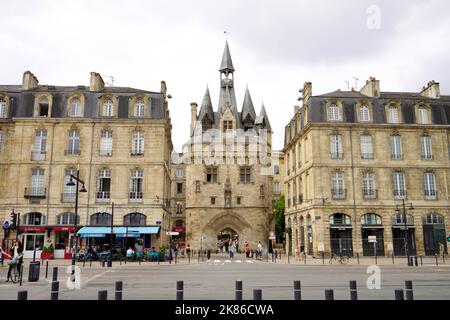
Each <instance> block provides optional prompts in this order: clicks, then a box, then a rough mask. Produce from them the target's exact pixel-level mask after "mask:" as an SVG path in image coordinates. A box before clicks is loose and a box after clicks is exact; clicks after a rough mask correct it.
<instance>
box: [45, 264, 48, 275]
mask: <svg viewBox="0 0 450 320" xmlns="http://www.w3.org/2000/svg"><path fill="white" fill-rule="evenodd" d="M47 277H48V260H47V263H46V264H45V279H47Z"/></svg>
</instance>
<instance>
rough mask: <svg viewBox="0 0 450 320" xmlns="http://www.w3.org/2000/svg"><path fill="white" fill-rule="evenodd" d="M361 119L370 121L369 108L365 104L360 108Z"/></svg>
mask: <svg viewBox="0 0 450 320" xmlns="http://www.w3.org/2000/svg"><path fill="white" fill-rule="evenodd" d="M359 121H364V122H367V121H370V114H369V108H368V107H367V106H365V105H362V106H361V107H360V108H359Z"/></svg>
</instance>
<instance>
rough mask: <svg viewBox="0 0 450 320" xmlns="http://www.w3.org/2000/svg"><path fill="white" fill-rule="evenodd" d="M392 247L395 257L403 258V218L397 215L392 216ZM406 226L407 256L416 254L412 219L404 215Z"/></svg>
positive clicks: (404, 253) (401, 215)
mask: <svg viewBox="0 0 450 320" xmlns="http://www.w3.org/2000/svg"><path fill="white" fill-rule="evenodd" d="M391 219H392V246H393V248H392V249H393V253H394V255H396V256H405V255H406V252H405V218H404V215H403V214H401V213H399V214H396V215H393V216H392V218H391ZM406 226H407V229H408V234H407V237H408V254H409V255H415V254H416V235H415V228H414V219H413V217H412V216H411V215H409V214H408V215H406Z"/></svg>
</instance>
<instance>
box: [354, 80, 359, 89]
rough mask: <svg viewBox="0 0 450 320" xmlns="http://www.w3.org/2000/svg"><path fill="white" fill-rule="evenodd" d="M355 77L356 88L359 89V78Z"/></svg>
mask: <svg viewBox="0 0 450 320" xmlns="http://www.w3.org/2000/svg"><path fill="white" fill-rule="evenodd" d="M353 79H354V80H355V89H356V90H358V82H359V78H356V77H353Z"/></svg>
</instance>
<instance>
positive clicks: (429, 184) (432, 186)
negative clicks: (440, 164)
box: [423, 172, 437, 200]
mask: <svg viewBox="0 0 450 320" xmlns="http://www.w3.org/2000/svg"><path fill="white" fill-rule="evenodd" d="M423 187H424V193H425V199H426V200H433V199H436V197H437V192H436V176H435V175H434V173H433V172H425V174H424V176H423Z"/></svg>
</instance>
